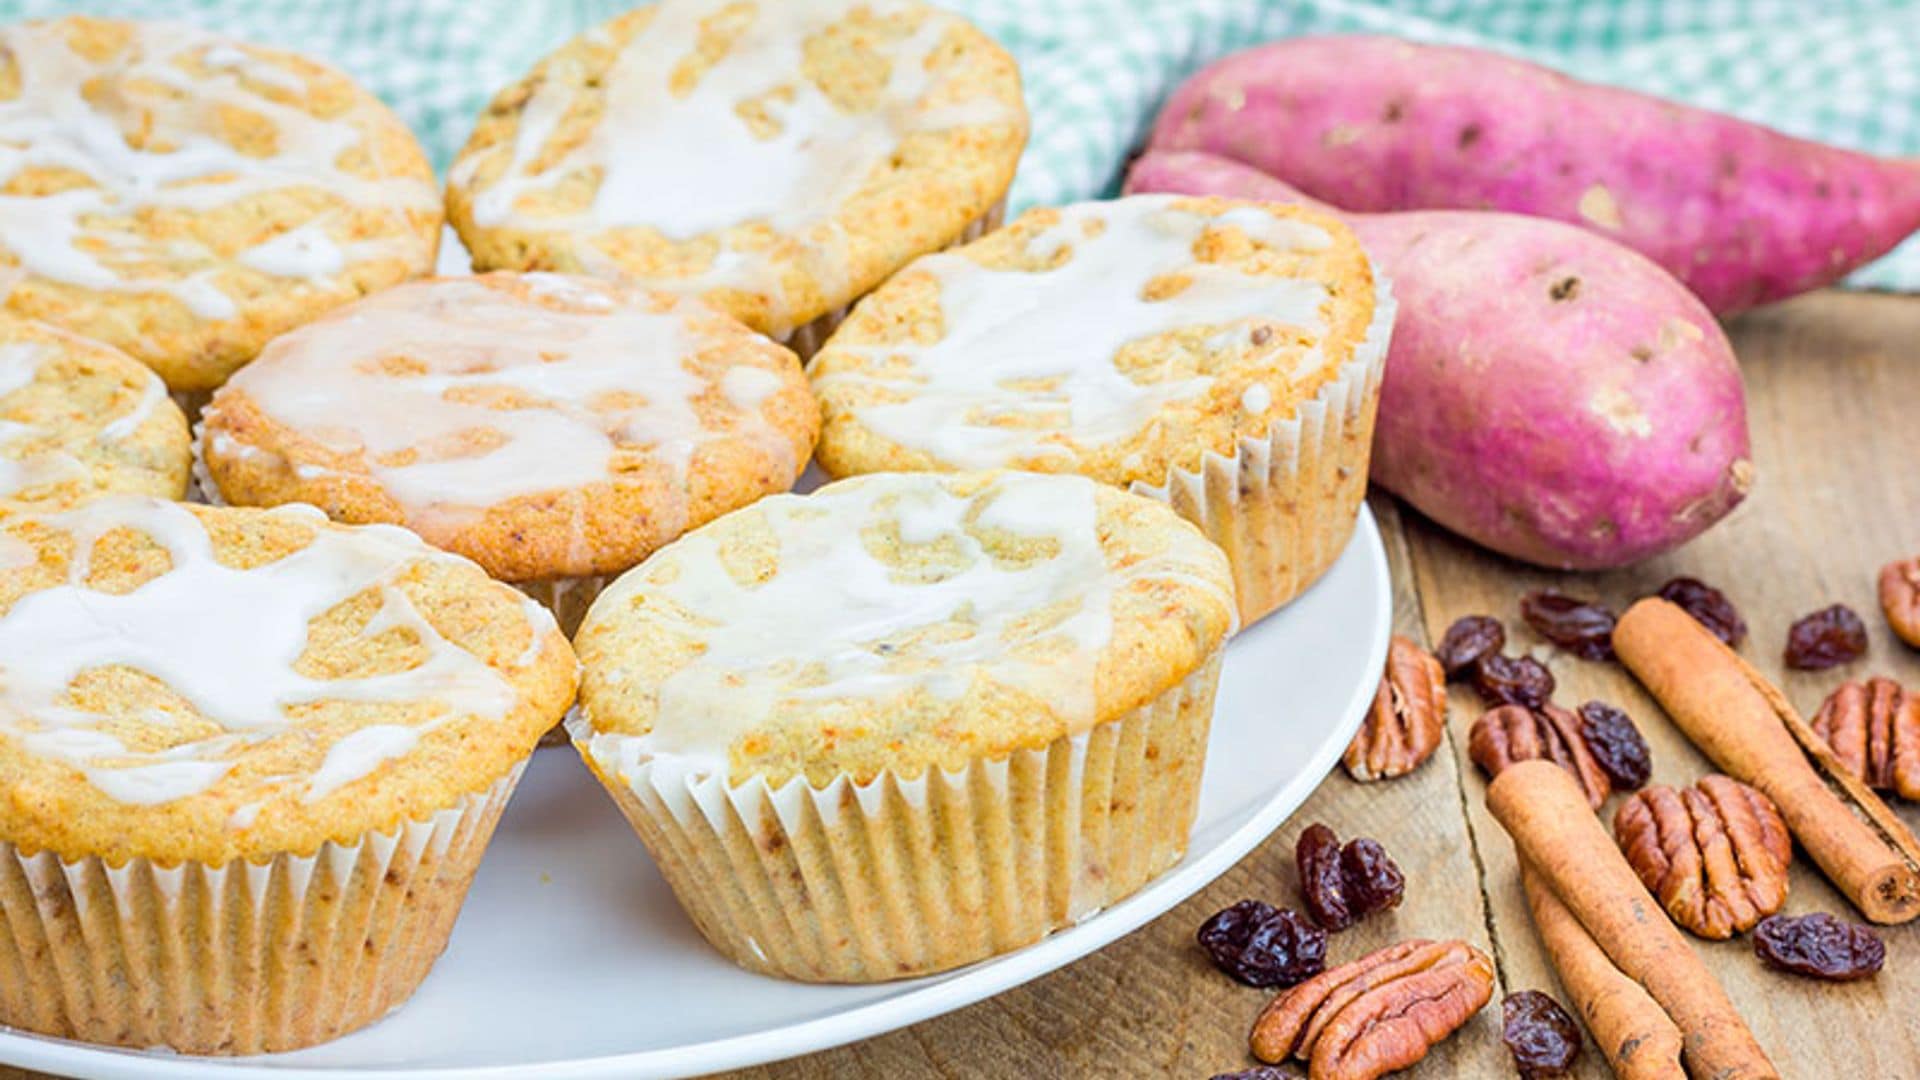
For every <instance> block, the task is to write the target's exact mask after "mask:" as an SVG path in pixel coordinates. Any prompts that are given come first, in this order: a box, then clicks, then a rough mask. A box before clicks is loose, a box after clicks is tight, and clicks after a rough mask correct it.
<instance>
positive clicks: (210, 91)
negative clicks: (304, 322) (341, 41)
mask: <svg viewBox="0 0 1920 1080" xmlns="http://www.w3.org/2000/svg"><path fill="white" fill-rule="evenodd" d="M133 25H135V26H136V27H137V29H136V31H135V34H134V37H133V42H132V44H131V45H130V46H129V47H128V48H126V49H122V50H120V51H119V52H118V53H116V54H115V55H113V56H112V57H109V58H108V59H106V60H104V61H98V62H96V61H93V60H90V59H88V58H86V57H85V56H82V55H81V54H79V53H77V52H75V51H74V50H72V49H71V48H69V47H68V45H67V42H66V36H65V34H64V33H63V30H64V29H65V28H64V27H63V26H62V24H60V23H58V22H47V23H21V24H16V25H13V26H8V27H4V28H0V50H5V52H6V53H7V54H9V55H10V56H11V57H12V59H13V61H14V63H15V64H16V65H17V67H18V69H19V72H20V92H19V94H18V95H17V96H16V97H14V98H12V99H11V100H7V101H0V183H4V182H5V181H6V180H8V179H10V178H12V177H14V176H16V175H18V174H19V173H21V172H22V171H23V170H25V169H28V168H32V167H36V166H37V167H52V168H59V169H66V170H71V171H73V172H76V173H78V174H80V175H82V176H84V177H86V178H87V179H88V180H90V181H91V182H92V185H91V186H85V187H71V188H68V189H66V190H63V191H59V192H56V193H54V194H49V195H41V196H24V195H0V245H4V248H5V250H7V251H9V252H11V253H12V254H13V256H14V257H15V258H17V259H18V260H19V263H20V267H21V268H22V269H23V270H25V271H26V272H29V273H32V274H36V275H39V276H40V277H43V278H46V279H49V280H52V281H58V282H61V283H64V284H69V285H78V286H82V287H85V288H89V289H98V290H107V291H115V292H162V293H166V294H169V295H171V296H173V297H175V298H177V299H178V300H180V301H181V302H182V303H184V304H186V306H187V307H188V308H189V309H190V310H191V311H192V312H193V313H194V314H195V315H197V316H199V317H201V318H205V319H230V318H233V317H234V316H235V315H236V314H238V308H237V306H236V305H235V303H234V301H233V299H232V298H231V297H229V296H228V295H227V294H226V293H225V292H223V291H222V290H221V288H220V287H219V285H217V284H216V283H215V282H214V280H213V274H214V273H215V272H216V271H217V270H219V269H220V268H221V267H223V266H225V265H227V260H226V259H224V258H223V257H222V256H221V254H220V253H219V252H217V251H214V250H213V249H212V248H210V247H207V246H205V245H202V244H200V243H199V242H198V241H196V240H194V239H192V238H191V237H188V236H183V235H180V234H179V231H178V230H173V231H170V232H169V233H168V235H166V236H165V237H162V238H155V239H151V240H143V239H139V238H138V237H137V236H136V234H134V233H131V232H129V231H128V229H127V225H128V223H129V221H130V220H131V219H132V218H134V217H135V216H136V215H139V214H142V213H148V212H156V211H157V212H186V213H195V212H201V211H208V210H212V209H214V208H217V207H221V206H225V205H228V204H230V203H233V202H235V201H238V200H241V199H246V198H250V197H254V196H258V195H261V194H263V193H267V192H273V191H278V190H283V189H292V188H313V187H317V188H319V189H321V190H323V191H326V192H328V193H329V194H332V195H335V196H337V197H339V198H341V199H344V200H345V201H346V202H348V203H350V204H353V205H356V206H362V207H369V208H373V209H377V210H383V211H388V212H392V213H395V214H399V213H401V212H404V211H406V210H417V209H432V208H433V207H434V206H435V205H436V203H437V201H438V193H437V192H436V191H434V189H433V186H432V185H431V184H430V183H428V182H425V181H423V180H420V179H416V178H391V179H381V180H370V179H367V178H364V177H360V176H356V175H354V174H353V173H350V172H347V171H346V170H344V169H342V168H341V166H340V162H341V160H342V156H343V155H344V154H346V153H347V152H349V151H351V150H353V149H354V148H355V147H357V146H358V145H359V144H360V142H361V141H362V136H361V132H360V129H359V128H357V127H356V126H355V124H356V123H357V122H362V121H365V120H367V119H368V114H369V112H370V111H371V110H374V109H376V108H378V106H376V105H375V104H374V103H373V102H371V101H370V100H369V101H364V102H361V103H357V104H355V105H354V106H353V107H351V108H349V109H348V110H347V111H345V112H344V113H342V114H341V115H339V116H336V117H334V118H331V119H321V118H319V117H316V116H313V115H311V114H309V113H307V112H305V111H304V110H302V109H299V108H296V107H294V106H291V105H287V104H283V103H281V102H279V101H275V100H274V99H273V98H271V97H269V96H267V94H266V93H265V92H262V90H261V89H259V88H261V87H265V88H271V89H272V90H274V91H278V92H294V93H304V92H305V89H306V87H305V82H304V80H303V79H302V78H301V77H299V76H298V75H296V74H294V73H293V72H291V71H286V70H282V69H281V68H279V67H277V66H275V65H273V64H271V63H268V62H266V61H264V60H261V59H258V58H256V57H254V56H252V55H251V54H249V53H248V52H246V51H245V50H244V49H243V48H241V47H240V46H239V45H237V44H235V43H233V42H229V41H227V40H226V39H224V38H220V37H218V36H215V35H213V34H209V33H206V32H205V31H201V30H198V29H195V28H192V27H188V26H181V25H175V24H171V23H139V24H133ZM193 62H198V63H201V64H204V65H205V66H207V67H208V68H210V69H212V71H213V74H211V75H202V76H195V75H192V74H190V73H189V71H188V70H187V69H186V68H185V67H183V66H182V65H183V64H190V63H193ZM250 83H251V84H252V85H250ZM221 110H238V111H240V112H244V113H246V114H249V115H251V116H255V117H259V118H261V119H263V120H265V121H266V122H267V123H269V124H271V125H272V127H273V130H274V135H275V138H274V143H273V151H272V152H271V153H269V154H266V155H264V156H261V157H254V156H250V155H248V154H243V153H241V152H240V151H238V150H236V149H234V148H233V147H231V146H229V145H227V144H226V143H225V142H222V141H221V140H220V139H218V138H216V137H215V136H214V135H213V134H212V132H211V127H212V125H211V121H210V120H209V118H210V117H213V116H216V115H218V114H219V113H220V111H221ZM134 131H138V132H141V133H143V134H144V135H145V136H146V137H147V138H148V140H149V142H148V146H147V148H145V149H138V148H135V147H134V146H132V145H130V144H129V143H128V141H127V133H128V132H134ZM330 214H331V211H328V212H327V215H330ZM327 215H323V216H322V217H320V218H316V219H314V220H312V221H309V222H307V223H306V224H304V225H302V226H300V227H299V228H296V229H294V230H292V231H291V232H289V233H287V234H284V235H282V236H279V237H275V238H272V239H269V240H267V241H265V242H264V243H262V244H259V245H256V246H255V247H253V248H250V249H247V250H246V251H243V252H241V253H240V254H239V256H238V257H237V259H236V261H237V262H238V263H240V264H241V265H243V266H246V267H249V268H252V269H255V270H258V271H260V272H262V273H266V274H271V275H275V276H284V277H300V278H310V279H314V278H321V277H326V276H329V275H331V274H333V273H336V272H338V270H339V269H340V266H341V265H342V263H341V259H342V258H344V255H343V253H342V252H341V250H340V249H339V248H338V247H337V246H334V245H333V242H332V241H331V240H330V239H328V238H327V236H326V233H325V224H324V223H325V221H327V220H328V216H327ZM400 232H401V233H402V234H403V235H401V236H399V237H397V238H395V239H393V240H391V241H386V242H380V243H376V244H372V245H370V246H369V250H368V251H366V252H365V253H366V254H406V255H409V256H412V255H417V257H418V258H420V259H424V258H425V255H426V251H425V248H424V246H423V245H422V244H421V242H420V241H419V240H418V239H417V238H415V237H413V236H411V235H410V233H411V230H409V229H405V228H402V229H401V230H400ZM415 249H418V250H417V251H416V250H415ZM155 262H163V263H169V264H176V265H178V264H183V263H184V264H188V265H192V264H199V265H201V266H203V267H204V268H203V269H201V270H199V271H196V272H194V273H192V274H189V275H188V276H185V277H180V278H175V277H169V276H162V275H155V274H153V273H152V272H151V270H149V269H144V268H145V267H149V266H151V264H153V263H155Z"/></svg>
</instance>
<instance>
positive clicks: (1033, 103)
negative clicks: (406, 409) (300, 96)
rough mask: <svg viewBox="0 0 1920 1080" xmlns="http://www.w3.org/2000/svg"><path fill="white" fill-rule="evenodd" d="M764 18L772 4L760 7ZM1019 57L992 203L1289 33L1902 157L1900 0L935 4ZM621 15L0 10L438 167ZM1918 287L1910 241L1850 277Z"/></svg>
mask: <svg viewBox="0 0 1920 1080" xmlns="http://www.w3.org/2000/svg"><path fill="white" fill-rule="evenodd" d="M774 2H779V0H774ZM936 2H939V3H942V4H943V5H944V6H946V7H949V8H952V9H955V10H958V11H961V12H963V13H965V14H966V15H968V16H969V17H971V18H972V19H973V20H974V21H975V22H977V23H978V24H979V25H980V26H981V27H982V28H984V29H985V30H987V31H988V32H990V33H992V34H993V35H994V36H995V37H997V38H998V39H999V40H1000V41H1001V42H1002V43H1003V44H1005V45H1006V46H1007V47H1008V48H1009V49H1011V50H1012V51H1013V53H1014V55H1015V56H1017V57H1018V58H1019V60H1020V67H1021V71H1022V72H1023V74H1024V76H1025V79H1026V89H1027V100H1028V105H1029V107H1030V109H1031V111H1032V114H1033V138H1032V142H1031V144H1030V145H1029V147H1028V149H1027V154H1026V158H1025V160H1024V161H1023V162H1022V163H1021V167H1020V174H1019V178H1018V179H1017V180H1016V182H1015V184H1014V191H1013V198H1012V202H1013V206H1014V208H1015V209H1016V210H1017V209H1019V208H1020V207H1022V206H1028V205H1033V204H1037V203H1054V202H1064V201H1068V200H1072V199H1080V198H1086V197H1089V196H1094V195H1099V194H1104V193H1110V192H1112V191H1113V190H1114V188H1115V186H1116V185H1117V184H1118V181H1119V178H1120V171H1121V168H1122V166H1123V165H1124V162H1125V159H1126V156H1127V154H1128V152H1129V151H1130V150H1131V149H1132V148H1133V147H1134V146H1136V145H1137V144H1138V143H1139V141H1140V140H1141V138H1142V137H1143V136H1144V134H1145V132H1146V129H1147V125H1148V124H1149V123H1151V121H1152V118H1153V114H1154V110H1155V108H1156V107H1157V105H1158V104H1159V103H1160V102H1161V101H1162V100H1164V99H1165V97H1166V95H1167V94H1168V93H1169V92H1170V91H1171V90H1172V88H1173V87H1174V86H1175V85H1177V84H1178V82H1179V81H1180V79H1182V78H1183V77H1185V76H1186V75H1187V74H1189V73H1190V72H1192V71H1194V70H1195V69H1196V68H1198V67H1200V66H1201V65H1202V64H1205V63H1206V62H1207V61H1209V60H1211V59H1214V58H1215V57H1218V56H1221V55H1223V54H1225V53H1228V52H1231V51H1233V50H1235V49H1239V48H1243V47H1245V46H1248V45H1252V44H1254V43H1256V42H1261V41H1267V40H1271V39H1273V38H1278V37H1285V36H1289V35H1296V34H1307V33H1328V32H1354V31H1366V32H1374V33H1390V34H1398V35H1401V36H1404V37H1409V38H1416V39H1421V40H1428V41H1443V42H1451V43H1456V44H1469V45H1480V46H1487V47H1492V48H1497V49H1501V50H1504V51H1507V52H1512V53H1515V54H1518V55H1521V56H1525V57H1528V58H1530V59H1533V60H1538V61H1542V62H1544V63H1548V64H1551V65H1553V66H1555V67H1558V68H1562V69H1564V70H1566V71H1569V72H1571V73H1573V74H1575V75H1578V76H1580V77H1582V78H1586V79H1591V80H1595V81H1599V82H1609V83H1618V84H1620V85H1622V86H1630V87H1634V88H1636V89H1640V90H1644V91H1647V92H1650V93H1654V94H1660V95H1663V96H1666V97H1671V98H1675V99H1678V100H1681V101H1686V102H1691V103H1693V104H1696V105H1702V106H1706V107H1708V108H1712V109H1720V110H1723V111H1726V112H1730V113H1734V114H1737V115H1740V116H1744V117H1747V118H1748V119H1752V120H1757V121H1760V122H1761V123H1765V124H1769V125H1772V126H1773V127H1776V128H1779V129H1781V130H1783V131H1788V132H1791V133H1793V134H1796V135H1802V136H1806V137H1809V138H1814V139H1820V140H1823V141H1826V142H1832V143H1837V144H1840V145H1843V146H1850V147H1854V148H1857V149H1861V150H1868V151H1872V152H1874V153H1879V154H1887V155H1906V156H1920V0H1613V2H1596V0H1577V2H1576V0H936ZM632 6H634V3H633V0H0V21H11V20H14V19H19V18H31V17H43V16H50V15H58V14H65V13H69V12H73V11H93V12H97V13H100V14H111V15H117V16H123V17H124V16H130V17H142V18H173V19H181V20H185V21H190V22H195V23H199V24H201V25H204V26H208V27H212V28H215V29H218V30H220V31H223V32H225V33H228V34H231V35H233V36H236V37H241V38H246V39H249V40H254V41H259V42H263V43H269V44H274V45H280V46H284V47H286V48H289V49H296V50H299V51H301V52H304V53H308V54H311V55H314V56H318V57H321V58H324V59H327V60H330V61H332V62H333V63H335V64H337V65H339V66H340V67H342V68H344V69H346V70H347V71H349V72H351V73H352V74H353V75H354V76H355V77H357V78H358V79H359V80H360V81H361V82H363V83H365V84H366V85H367V86H369V87H371V88H372V89H373V90H374V91H375V92H377V93H378V94H379V95H380V96H381V97H382V98H384V99H386V101H387V102H388V103H389V104H391V105H392V106H393V108H394V109H395V110H396V111H397V112H398V113H399V114H400V115H401V116H402V117H403V118H404V119H405V120H406V121H407V123H409V124H410V125H412V127H413V129H414V131H415V132H417V133H418V134H419V136H420V138H421V140H422V141H423V142H424V143H425V144H426V146H427V148H428V150H429V151H430V152H431V153H432V155H433V158H434V161H435V163H436V164H437V165H438V166H440V167H441V168H443V169H444V168H445V167H446V165H447V163H448V162H449V161H450V160H451V159H452V157H453V155H454V153H455V152H456V151H457V150H458V149H459V147H460V144H461V143H462V142H463V141H464V140H465V139H466V136H467V132H468V131H469V130H470V128H471V126H472V123H473V118H474V117H475V116H476V115H478V113H479V110H480V108H481V106H482V105H483V104H484V103H485V101H486V100H487V98H488V97H489V96H490V95H491V94H492V93H493V92H494V91H495V90H497V89H499V88H500V87H501V86H504V85H506V84H507V83H509V82H511V81H513V80H514V79H516V78H518V77H519V76H520V75H521V74H522V73H524V72H525V71H526V70H527V68H528V67H529V66H531V65H532V64H533V62H534V61H535V60H537V59H538V58H539V57H540V56H541V55H543V54H544V53H546V52H548V51H549V50H551V49H552V48H554V47H555V46H556V45H558V44H560V43H561V42H562V41H565V40H566V39H567V38H569V37H572V36H573V35H574V34H576V33H578V32H579V31H581V30H583V29H585V28H586V27H589V26H591V25H593V24H595V23H598V22H601V21H603V20H605V19H607V18H610V17H612V16H613V15H615V14H617V13H619V12H620V11H623V10H625V9H627V8H629V7H632ZM1851 280H1852V283H1853V284H1856V285H1861V286H1866V287H1877V288H1892V289H1906V290H1916V291H1920V241H1909V242H1908V243H1907V244H1905V245H1904V246H1902V247H1901V248H1900V249H1898V250H1897V251H1895V252H1894V253H1893V254H1892V255H1890V256H1888V257H1887V258H1885V259H1883V260H1881V261H1880V262H1878V263H1876V264H1874V265H1873V266H1871V267H1868V268H1867V269H1865V270H1863V271H1862V272H1860V273H1858V274H1856V275H1854V277H1853V278H1852V279H1851Z"/></svg>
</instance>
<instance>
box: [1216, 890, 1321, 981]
mask: <svg viewBox="0 0 1920 1080" xmlns="http://www.w3.org/2000/svg"><path fill="white" fill-rule="evenodd" d="M1198 937H1199V939H1200V947H1201V948H1203V949H1205V950H1207V955H1208V956H1210V957H1212V958H1213V963H1214V966H1216V967H1218V968H1219V969H1220V970H1221V971H1224V972H1226V973H1227V974H1229V975H1231V976H1233V977H1234V978H1236V979H1238V980H1240V981H1241V982H1243V983H1246V984H1247V985H1248V986H1292V985H1293V984H1295V983H1298V982H1304V981H1306V980H1307V979H1311V978H1313V977H1314V976H1315V975H1318V974H1320V972H1321V971H1323V970H1325V968H1326V966H1327V932H1326V931H1325V930H1322V929H1320V928H1319V927H1317V926H1315V925H1313V924H1312V923H1311V922H1308V921H1307V918H1306V916H1304V915H1302V914H1300V913H1299V912H1297V911H1293V910H1290V909H1286V908H1282V909H1279V910H1275V909H1274V907H1273V905H1271V904H1265V903H1262V902H1260V901H1258V900H1242V901H1240V902H1239V903H1237V904H1235V905H1233V906H1232V907H1230V908H1227V909H1225V910H1224V911H1220V912H1218V913H1216V914H1215V915H1214V916H1213V918H1211V919H1208V920H1207V921H1206V922H1204V923H1202V924H1200V933H1199V934H1198Z"/></svg>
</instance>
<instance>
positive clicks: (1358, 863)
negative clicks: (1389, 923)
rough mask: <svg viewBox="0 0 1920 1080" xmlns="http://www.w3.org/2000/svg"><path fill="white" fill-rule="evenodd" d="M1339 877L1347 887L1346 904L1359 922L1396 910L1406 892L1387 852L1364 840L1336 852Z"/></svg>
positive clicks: (1404, 884) (1402, 879)
mask: <svg viewBox="0 0 1920 1080" xmlns="http://www.w3.org/2000/svg"><path fill="white" fill-rule="evenodd" d="M1340 876H1341V878H1343V879H1344V880H1345V881H1346V883H1347V903H1348V904H1349V905H1351V906H1352V908H1353V910H1354V911H1355V912H1356V913H1357V914H1358V915H1359V917H1360V918H1362V919H1364V918H1366V917H1367V916H1369V915H1377V914H1379V913H1380V912H1382V911H1391V910H1393V909H1394V908H1397V907H1399V906H1400V898H1401V897H1402V896H1405V895H1406V892H1407V877H1406V875H1405V874H1402V873H1401V872H1400V867H1399V866H1398V865H1396V864H1395V863H1394V861H1393V859H1392V858H1391V857H1389V856H1388V855H1387V849H1386V848H1383V847H1381V846H1380V842H1379V841H1378V840H1369V839H1367V838H1366V837H1364V836H1362V837H1360V838H1358V839H1354V840H1349V841H1347V846H1346V847H1344V848H1341V849H1340Z"/></svg>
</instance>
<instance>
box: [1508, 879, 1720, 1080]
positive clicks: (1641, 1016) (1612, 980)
mask: <svg viewBox="0 0 1920 1080" xmlns="http://www.w3.org/2000/svg"><path fill="white" fill-rule="evenodd" d="M1520 886H1521V888H1523V889H1525V890H1526V894H1527V908H1528V910H1530V911H1531V912H1532V913H1533V927H1534V929H1535V930H1536V931H1537V932H1538V933H1539V934H1540V943H1541V945H1543V946H1544V947H1545V948H1546V951H1547V959H1548V960H1549V961H1551V962H1552V963H1553V969H1554V970H1555V971H1557V972H1559V973H1560V985H1561V986H1564V987H1566V990H1567V996H1568V997H1570V998H1572V999H1573V1007H1574V1009H1575V1010H1576V1011H1578V1012H1579V1014H1580V1019H1581V1020H1582V1021H1584V1022H1585V1023H1586V1025H1587V1031H1588V1033H1590V1034H1591V1035H1592V1036H1593V1043H1594V1045H1595V1046H1597V1047H1599V1048H1600V1053H1601V1054H1602V1055H1603V1056H1605V1057H1606V1059H1607V1064H1608V1065H1610V1066H1612V1067H1613V1075H1614V1076H1616V1077H1619V1078H1620V1080H1686V1077H1687V1073H1686V1070H1684V1069H1682V1068H1681V1067H1680V1045H1681V1037H1680V1029H1679V1028H1677V1027H1675V1026H1674V1025H1673V1019H1672V1018H1671V1017H1669V1016H1668V1015H1667V1013H1666V1010H1664V1009H1662V1008H1661V1007H1660V1003H1659V1002H1657V1001H1655V1000H1653V997H1652V995H1650V994H1648V993H1647V991H1646V988H1645V987H1643V986H1641V985H1640V984H1639V983H1637V982H1634V981H1633V980H1632V979H1629V978H1627V977H1626V976H1625V975H1622V974H1621V973H1620V969H1619V968H1617V967H1614V966H1613V961H1611V960H1609V959H1607V954H1606V952H1605V951H1604V950H1603V949H1601V948H1600V946H1599V945H1598V944H1596V943H1595V942H1594V940H1593V936H1592V935H1591V934H1588V933H1587V928H1586V927H1584V926H1581V925H1580V920H1579V919H1576V918H1574V916H1573V912H1571V911H1568V910H1567V907H1566V905H1565V904H1562V903H1561V902H1560V898H1559V897H1558V896H1556V895H1554V892H1553V890H1552V889H1551V888H1549V887H1548V886H1547V884H1546V883H1545V882H1543V881H1541V880H1540V875H1539V872H1538V871H1536V870H1534V869H1533V868H1532V867H1530V866H1528V865H1527V863H1526V862H1525V861H1524V860H1523V861H1522V862H1521V863H1520Z"/></svg>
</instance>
